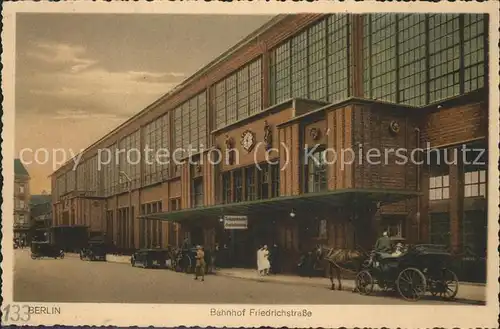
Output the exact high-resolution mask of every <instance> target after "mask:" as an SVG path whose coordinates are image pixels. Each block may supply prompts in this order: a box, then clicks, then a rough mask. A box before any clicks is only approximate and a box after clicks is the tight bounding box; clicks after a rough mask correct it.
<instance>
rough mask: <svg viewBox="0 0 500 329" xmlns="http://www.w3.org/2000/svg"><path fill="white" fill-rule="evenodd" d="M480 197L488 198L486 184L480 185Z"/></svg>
mask: <svg viewBox="0 0 500 329" xmlns="http://www.w3.org/2000/svg"><path fill="white" fill-rule="evenodd" d="M479 195H480V196H486V184H480V185H479Z"/></svg>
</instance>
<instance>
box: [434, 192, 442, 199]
mask: <svg viewBox="0 0 500 329" xmlns="http://www.w3.org/2000/svg"><path fill="white" fill-rule="evenodd" d="M434 193H435V194H434V195H435V197H436V200H441V199H442V198H443V190H441V189H436V190H434Z"/></svg>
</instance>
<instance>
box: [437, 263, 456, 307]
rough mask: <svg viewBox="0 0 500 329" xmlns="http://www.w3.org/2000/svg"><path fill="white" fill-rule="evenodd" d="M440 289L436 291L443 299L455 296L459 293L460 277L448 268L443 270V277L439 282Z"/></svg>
mask: <svg viewBox="0 0 500 329" xmlns="http://www.w3.org/2000/svg"><path fill="white" fill-rule="evenodd" d="M437 286H438V287H439V289H438V290H437V291H436V292H437V293H438V294H439V296H440V297H441V298H443V299H446V300H449V299H453V298H455V296H456V295H457V293H458V277H457V275H456V274H455V273H454V272H453V271H451V270H448V269H445V270H443V277H442V278H441V280H440V281H438V282H437Z"/></svg>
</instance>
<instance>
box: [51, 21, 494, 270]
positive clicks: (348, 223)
mask: <svg viewBox="0 0 500 329" xmlns="http://www.w3.org/2000/svg"><path fill="white" fill-rule="evenodd" d="M487 31H488V17H487V15H482V14H473V15H469V14H449V15H442V14H425V15H424V14H419V15H417V14H397V15H396V14H363V15H352V14H299V15H279V16H276V17H275V18H274V19H272V20H271V21H270V22H269V23H267V24H266V25H264V26H262V27H261V28H260V29H258V30H257V31H255V32H253V33H252V34H250V35H249V36H248V37H246V38H245V39H244V40H242V41H241V42H240V43H238V44H237V45H235V46H234V47H232V48H231V49H229V50H227V51H226V52H225V53H224V54H222V55H221V56H220V57H218V58H216V59H215V60H214V61H212V62H211V63H209V64H208V65H207V66H205V67H204V68H202V69H201V70H200V71H198V72H196V73H195V74H194V75H193V76H191V77H190V78H188V79H187V80H186V81H184V82H183V83H181V84H180V85H179V86H178V87H176V88H175V89H174V90H172V91H170V92H168V93H167V94H166V95H164V96H162V97H161V98H159V99H158V100H157V101H156V102H154V103H153V104H151V105H149V106H148V107H147V108H145V109H144V110H142V111H140V112H139V113H137V114H136V115H135V116H134V117H132V118H130V119H129V120H128V121H126V122H125V123H123V124H122V125H120V126H119V127H117V128H116V129H115V130H113V131H111V132H110V133H108V134H107V135H106V136H104V137H103V138H101V139H100V140H98V141H96V142H95V143H94V144H92V145H90V146H89V147H88V148H87V149H86V150H85V151H84V152H83V155H82V161H81V162H80V165H79V166H78V167H77V168H76V170H72V166H73V162H72V161H70V162H68V163H67V164H66V165H64V166H62V167H61V168H60V169H58V170H57V171H56V172H54V173H53V175H52V191H53V218H54V223H55V224H56V225H70V226H71V225H75V226H77V225H86V226H89V227H90V229H91V230H93V231H98V232H103V233H105V234H106V235H107V236H108V237H109V238H110V240H111V241H112V242H113V243H114V244H115V245H116V246H118V247H121V248H124V249H127V248H128V249H134V248H143V247H153V246H162V247H164V246H167V245H179V244H180V243H181V242H182V240H183V239H184V238H185V237H189V239H190V241H191V242H192V243H194V244H202V245H204V246H205V247H206V248H213V247H214V245H215V244H216V243H218V244H220V245H224V244H227V245H229V246H230V248H231V250H232V252H233V255H235V260H236V263H234V266H251V265H253V263H254V262H255V251H256V249H257V247H258V245H260V244H273V243H276V244H278V245H279V246H280V248H281V250H282V253H283V255H284V256H285V257H283V259H286V260H287V261H288V263H287V264H286V265H285V267H286V268H289V269H291V268H292V267H293V266H294V264H296V262H297V259H298V257H299V255H300V253H301V252H303V251H305V250H310V248H312V246H314V245H316V244H326V245H330V246H332V247H336V248H359V247H360V248H366V249H369V248H370V246H372V245H373V243H374V242H375V239H376V238H377V237H378V236H379V235H380V234H381V232H382V231H383V230H389V232H390V234H391V235H393V236H394V235H396V236H401V237H404V238H405V239H407V240H408V241H410V242H429V243H440V244H441V243H442V244H447V245H449V246H450V247H451V248H452V249H453V250H454V251H455V252H457V253H465V252H466V251H467V252H471V253H475V254H480V255H484V254H485V252H486V232H487V217H486V209H487V206H486V204H487V203H486V190H487V186H486V182H487V166H486V164H485V163H487V149H488V85H487V81H488V65H487V61H488V39H487V38H488V32H487ZM464 146H465V147H467V149H469V151H468V152H463V151H464V149H463V147H464ZM146 147H149V148H150V149H152V150H153V151H152V152H153V153H154V152H155V150H160V149H168V150H169V151H170V155H171V161H170V162H168V161H164V159H165V158H164V157H163V156H162V159H163V160H162V161H155V159H153V160H152V161H150V160H146V154H145V153H146V151H145V150H144V149H145V148H146ZM190 147H191V148H192V149H193V150H194V151H193V152H184V153H182V152H177V153H175V154H173V153H172V152H171V151H173V150H176V149H184V150H189V149H190ZM133 148H135V149H140V150H142V153H141V154H140V155H139V154H135V157H136V158H134V160H140V161H129V162H127V161H125V160H126V154H125V153H120V155H119V157H118V158H116V157H115V156H111V157H110V158H108V157H107V154H113V155H114V154H116V153H115V152H116V150H120V149H121V150H130V149H133ZM420 148H422V149H426V148H431V149H436V150H435V151H430V152H420V151H419V149H420ZM373 149H375V151H369V150H373ZM391 149H393V150H398V149H399V150H400V152H403V153H404V154H406V155H407V156H408V157H410V156H411V154H414V155H415V156H414V158H415V159H416V160H418V161H416V162H414V161H410V160H409V161H406V162H404V161H403V162H402V161H399V162H398V161H397V160H398V159H399V160H401V158H400V157H399V155H401V154H402V153H399V155H398V153H396V152H394V151H393V152H391V151H388V150H391ZM472 149H474V151H471V150H472ZM99 150H107V151H106V152H101V153H99ZM332 150H333V151H332ZM342 150H346V151H344V154H345V158H344V159H343V160H344V161H341V160H342V159H341V154H342ZM347 150H352V151H353V153H354V154H355V156H354V157H353V156H352V153H350V152H348V151H347ZM377 150H378V151H377ZM401 150H403V151H401ZM481 150H486V152H484V153H483V152H482V151H481ZM109 151H110V152H109ZM454 151H457V152H454ZM149 152H151V151H149ZM378 152H380V153H378ZM405 152H406V153H405ZM377 153H378V154H379V156H378V157H377ZM150 154H151V153H150ZM221 154H222V157H223V161H221V162H220V163H217V164H214V162H216V159H218V157H219V155H221ZM370 154H371V156H370ZM373 154H375V155H373ZM463 154H466V156H465V157H464V156H463ZM360 155H362V156H360ZM139 156H141V159H138V157H139ZM187 157H188V158H189V161H187V160H186V158H187ZM335 157H337V161H335ZM368 157H371V158H370V159H371V161H372V162H369V161H368V159H367V158H368ZM374 157H375V160H374V161H373V158H374ZM444 157H446V158H447V160H448V161H444ZM99 158H100V159H99ZM361 158H362V159H361ZM476 158H478V161H474V160H475V159H476ZM174 159H175V160H177V161H173V160H174ZM156 160H158V159H156ZM182 160H186V161H184V162H183V161H182ZM353 160H354V161H353ZM426 160H427V161H426ZM99 162H102V163H103V164H100V163H99ZM180 162H183V163H180ZM417 162H418V163H417ZM472 162H475V163H474V164H472ZM481 163H482V164H481ZM225 216H240V217H238V218H240V222H241V223H240V224H241V227H237V228H239V229H234V227H233V229H228V227H227V225H226V224H227V221H225V220H224V218H226V219H227V218H228V217H225ZM243 222H244V223H243Z"/></svg>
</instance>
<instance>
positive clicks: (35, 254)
mask: <svg viewBox="0 0 500 329" xmlns="http://www.w3.org/2000/svg"><path fill="white" fill-rule="evenodd" d="M42 257H50V258H54V259H57V258H61V259H63V258H64V251H63V250H62V249H61V248H59V246H57V245H56V244H53V243H51V242H49V241H33V242H31V259H39V258H42Z"/></svg>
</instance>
